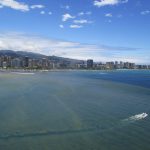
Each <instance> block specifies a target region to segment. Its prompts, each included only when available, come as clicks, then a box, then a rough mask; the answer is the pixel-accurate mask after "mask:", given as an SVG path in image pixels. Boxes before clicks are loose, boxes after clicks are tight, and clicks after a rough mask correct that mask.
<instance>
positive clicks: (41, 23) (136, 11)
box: [0, 0, 150, 64]
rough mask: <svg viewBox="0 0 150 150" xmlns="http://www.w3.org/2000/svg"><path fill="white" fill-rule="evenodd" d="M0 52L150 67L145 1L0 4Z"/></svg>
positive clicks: (2, 0) (3, 0)
mask: <svg viewBox="0 0 150 150" xmlns="http://www.w3.org/2000/svg"><path fill="white" fill-rule="evenodd" d="M0 20H1V23H0V49H1V50H2V49H13V50H24V51H32V52H39V53H43V54H46V55H57V56H62V57H70V58H77V59H89V58H92V59H94V60H95V61H103V62H105V61H115V60H119V61H120V60H122V61H131V62H136V63H143V64H144V63H148V64H150V44H149V39H150V1H149V0H55V1H54V0H36V1H35V0H30V1H27V0H0Z"/></svg>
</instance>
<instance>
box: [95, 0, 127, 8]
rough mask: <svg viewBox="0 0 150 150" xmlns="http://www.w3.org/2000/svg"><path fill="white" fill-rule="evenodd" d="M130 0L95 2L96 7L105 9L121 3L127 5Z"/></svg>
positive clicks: (100, 0) (102, 0)
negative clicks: (104, 7)
mask: <svg viewBox="0 0 150 150" xmlns="http://www.w3.org/2000/svg"><path fill="white" fill-rule="evenodd" d="M127 2H128V0H95V1H94V6H97V7H103V6H107V5H117V4H120V3H127Z"/></svg>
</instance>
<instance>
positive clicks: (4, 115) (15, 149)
mask: <svg viewBox="0 0 150 150" xmlns="http://www.w3.org/2000/svg"><path fill="white" fill-rule="evenodd" d="M144 83H145V84H144ZM149 83H150V72H149V71H143V72H141V71H135V72H132V71H126V72H122V71H115V72H114V71H113V72H101V71H85V72H83V71H70V72H69V71H68V72H50V73H36V74H34V75H21V74H20V75H19V74H8V73H1V74H0V120H1V122H0V150H126V149H128V150H149V149H150V119H149V116H147V117H146V118H142V119H132V120H130V119H128V118H130V117H131V116H134V115H137V114H141V113H147V114H148V115H149V114H150V87H149Z"/></svg>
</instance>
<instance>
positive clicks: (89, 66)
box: [87, 59, 93, 68]
mask: <svg viewBox="0 0 150 150" xmlns="http://www.w3.org/2000/svg"><path fill="white" fill-rule="evenodd" d="M87 68H93V60H92V59H88V60H87Z"/></svg>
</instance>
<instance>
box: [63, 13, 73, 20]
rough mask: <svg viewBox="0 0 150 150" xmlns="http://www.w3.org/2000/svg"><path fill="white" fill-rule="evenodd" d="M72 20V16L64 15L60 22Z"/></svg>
mask: <svg viewBox="0 0 150 150" xmlns="http://www.w3.org/2000/svg"><path fill="white" fill-rule="evenodd" d="M74 18H75V16H72V15H70V14H64V15H62V21H67V20H69V19H74Z"/></svg>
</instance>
